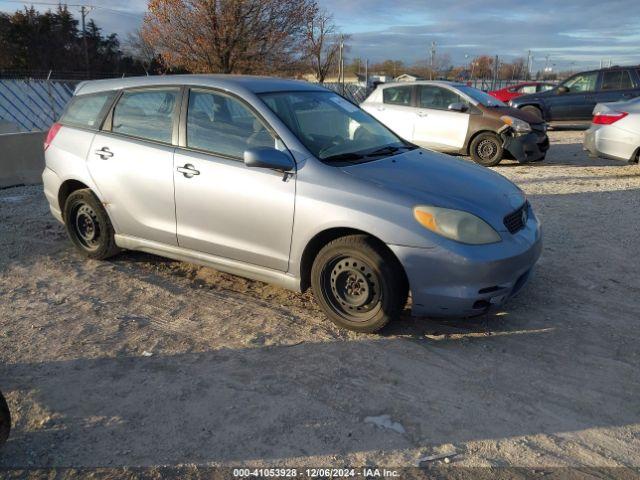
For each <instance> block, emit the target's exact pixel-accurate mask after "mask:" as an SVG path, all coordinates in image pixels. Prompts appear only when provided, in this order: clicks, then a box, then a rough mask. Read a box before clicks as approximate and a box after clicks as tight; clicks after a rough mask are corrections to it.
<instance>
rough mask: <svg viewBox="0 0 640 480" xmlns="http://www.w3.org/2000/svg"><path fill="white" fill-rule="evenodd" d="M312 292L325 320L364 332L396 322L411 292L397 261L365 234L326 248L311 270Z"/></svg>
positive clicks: (342, 238)
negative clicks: (325, 317) (326, 318)
mask: <svg viewBox="0 0 640 480" xmlns="http://www.w3.org/2000/svg"><path fill="white" fill-rule="evenodd" d="M311 289H312V290H313V294H314V295H315V297H316V300H317V301H318V303H319V304H320V306H321V307H322V309H323V310H324V312H325V314H326V315H327V317H328V318H329V320H331V321H332V322H333V323H335V324H336V325H338V326H339V327H342V328H346V329H348V330H353V331H355V332H362V333H371V332H376V331H378V330H380V329H381V328H382V327H384V326H385V325H386V324H387V323H388V322H389V321H391V320H394V319H396V318H397V317H398V316H399V315H400V313H401V312H402V309H403V308H404V306H405V304H406V303H407V295H408V290H409V288H408V285H407V279H406V276H405V274H404V270H403V269H402V266H401V265H400V262H398V260H397V259H396V258H395V257H394V256H393V255H392V254H391V253H390V252H389V251H388V250H386V248H385V247H384V246H382V245H380V244H379V242H377V241H376V240H374V239H373V238H371V237H369V236H367V235H349V236H346V237H340V238H337V239H336V240H333V241H332V242H329V243H328V244H327V245H325V246H324V247H323V248H322V249H321V250H320V252H318V255H317V256H316V258H315V260H314V262H313V267H312V268H311Z"/></svg>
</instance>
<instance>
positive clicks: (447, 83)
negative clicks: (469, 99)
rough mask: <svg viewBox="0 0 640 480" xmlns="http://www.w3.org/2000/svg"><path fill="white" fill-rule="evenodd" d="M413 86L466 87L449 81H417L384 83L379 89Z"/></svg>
mask: <svg viewBox="0 0 640 480" xmlns="http://www.w3.org/2000/svg"><path fill="white" fill-rule="evenodd" d="M411 85H447V86H449V87H466V86H467V85H465V84H464V83H460V82H451V81H449V80H416V81H415V82H389V83H383V84H380V85H379V88H380V87H382V88H387V87H400V86H411Z"/></svg>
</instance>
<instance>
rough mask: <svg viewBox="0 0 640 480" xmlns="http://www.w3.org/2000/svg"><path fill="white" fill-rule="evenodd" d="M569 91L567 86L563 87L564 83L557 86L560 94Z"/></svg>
mask: <svg viewBox="0 0 640 480" xmlns="http://www.w3.org/2000/svg"><path fill="white" fill-rule="evenodd" d="M569 91H570V90H569V87H565V86H564V85H563V86H561V87H558V93H559V94H561V95H562V94H564V93H569Z"/></svg>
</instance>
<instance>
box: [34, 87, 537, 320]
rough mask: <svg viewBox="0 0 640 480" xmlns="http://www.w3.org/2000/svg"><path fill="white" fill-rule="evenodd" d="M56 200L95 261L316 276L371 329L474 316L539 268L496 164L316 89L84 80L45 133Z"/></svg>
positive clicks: (341, 308) (526, 220)
mask: <svg viewBox="0 0 640 480" xmlns="http://www.w3.org/2000/svg"><path fill="white" fill-rule="evenodd" d="M45 150H46V152H45V157H46V168H45V170H44V173H43V179H44V191H45V195H46V197H47V199H48V201H49V204H50V207H51V212H52V213H53V215H54V216H55V218H57V219H58V220H59V221H61V222H64V223H65V225H66V228H67V232H68V234H69V237H70V239H71V241H72V242H73V243H74V244H75V245H76V247H77V248H78V249H79V250H80V251H81V252H83V253H84V254H85V255H86V256H88V257H89V258H94V259H104V258H108V257H109V256H112V255H114V254H116V253H117V252H118V251H119V250H120V249H131V250H141V251H145V252H150V253H154V254H158V255H162V256H165V257H169V258H173V259H177V260H184V261H188V262H193V263H198V264H202V265H206V266H211V267H214V268H216V269H219V270H222V271H225V272H230V273H234V274H238V275H242V276H245V277H249V278H252V279H257V280H260V281H265V282H270V283H275V284H278V285H280V286H283V287H285V288H289V289H292V290H297V291H304V290H305V289H307V288H309V287H311V288H312V290H313V292H314V294H315V296H316V298H317V300H318V302H319V304H320V305H321V307H322V308H323V310H324V311H325V312H326V314H327V316H328V317H329V318H330V319H331V320H332V321H334V322H335V323H336V324H338V325H340V326H342V327H344V328H349V329H352V330H356V331H361V332H372V331H376V330H378V329H380V328H382V327H383V326H384V325H385V324H386V323H387V322H388V321H389V320H391V319H393V318H396V317H398V316H399V314H400V313H401V312H402V310H403V308H404V306H405V304H406V301H407V296H408V293H409V291H411V295H412V311H413V313H414V314H415V315H430V316H471V315H476V314H479V313H482V312H485V311H486V310H487V308H489V307H490V306H491V305H499V304H501V303H502V302H504V301H505V300H506V299H507V298H509V297H511V296H512V295H514V294H515V293H516V292H518V291H519V290H520V289H521V288H522V286H523V285H524V284H525V283H526V281H527V279H528V278H529V277H530V274H531V271H532V268H533V266H534V264H535V263H536V261H537V259H538V257H539V255H540V251H541V233H540V226H539V224H538V221H537V219H536V217H535V216H534V214H533V211H532V209H531V206H530V205H529V203H528V202H527V200H526V198H525V196H524V194H523V193H522V191H521V190H520V189H519V188H518V187H516V186H515V185H514V184H512V183H511V182H510V181H508V180H507V179H505V178H504V177H502V176H501V175H499V174H497V173H495V172H492V171H490V170H487V169H484V168H482V167H479V166H475V165H471V164H468V163H467V162H464V161H462V160H456V159H451V158H449V157H446V156H443V155H439V154H435V153H432V152H427V151H424V150H421V149H419V148H418V147H416V146H415V145H412V144H410V143H407V142H406V141H404V140H402V139H400V138H399V137H398V136H396V135H395V134H394V133H392V132H391V131H389V130H388V129H387V128H386V127H385V126H383V125H382V124H381V123H379V122H378V121H377V120H375V119H374V118H373V117H371V116H369V115H368V114H367V113H365V112H364V111H363V110H361V109H360V108H359V107H357V106H356V105H354V104H352V103H350V102H349V101H347V100H345V99H344V98H342V97H340V96H339V95H336V94H335V93H332V92H329V91H328V90H325V89H324V88H322V87H319V86H316V85H311V84H308V83H303V82H295V81H287V80H278V79H270V78H258V77H241V76H224V75H221V76H215V75H206V76H199V75H186V76H164V77H143V78H129V79H122V80H102V81H93V82H86V83H83V84H81V85H79V86H78V88H77V90H76V93H75V96H74V98H73V99H72V101H71V102H70V104H69V106H68V108H67V110H66V112H65V113H64V114H63V116H62V118H61V120H60V121H59V122H58V123H56V124H55V125H54V126H53V127H52V129H51V130H50V131H49V134H48V135H47V138H46V142H45Z"/></svg>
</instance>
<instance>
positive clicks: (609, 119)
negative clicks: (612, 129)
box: [593, 112, 629, 125]
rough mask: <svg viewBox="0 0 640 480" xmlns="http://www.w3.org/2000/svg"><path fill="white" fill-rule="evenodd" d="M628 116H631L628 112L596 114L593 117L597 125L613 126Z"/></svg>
mask: <svg viewBox="0 0 640 480" xmlns="http://www.w3.org/2000/svg"><path fill="white" fill-rule="evenodd" d="M627 115H629V114H628V113H627V112H606V113H596V114H595V116H594V117H593V123H594V124H595V125H611V124H612V123H616V122H617V121H618V120H622V119H623V118H624V117H626V116H627Z"/></svg>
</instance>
